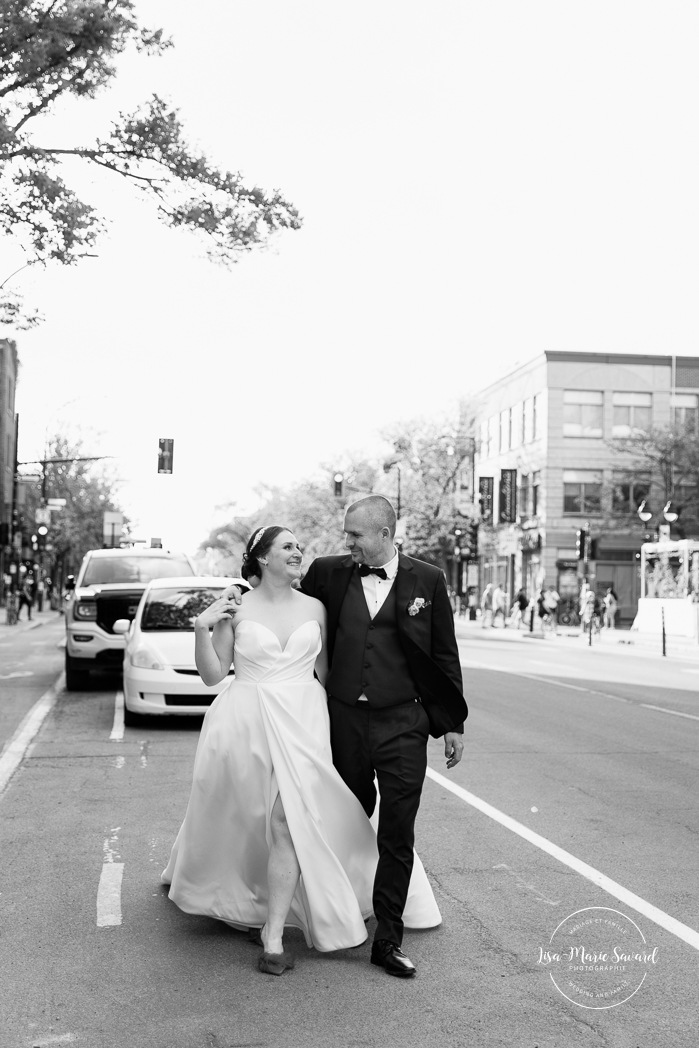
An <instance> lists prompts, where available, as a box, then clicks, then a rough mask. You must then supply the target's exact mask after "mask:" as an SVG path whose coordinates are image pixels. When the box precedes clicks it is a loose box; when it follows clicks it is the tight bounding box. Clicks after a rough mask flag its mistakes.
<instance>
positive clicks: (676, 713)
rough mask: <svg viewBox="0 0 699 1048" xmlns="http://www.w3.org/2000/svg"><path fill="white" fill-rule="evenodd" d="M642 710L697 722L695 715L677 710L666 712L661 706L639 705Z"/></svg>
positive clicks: (698, 719)
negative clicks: (655, 711)
mask: <svg viewBox="0 0 699 1048" xmlns="http://www.w3.org/2000/svg"><path fill="white" fill-rule="evenodd" d="M640 705H641V706H643V708H644V710H657V711H658V713H670V714H672V716H673V717H686V718H687V720H695V721H699V717H697V715H696V714H695V713H681V712H680V711H679V710H666V709H665V708H664V707H663V706H651V704H650V703H649V702H642V703H640Z"/></svg>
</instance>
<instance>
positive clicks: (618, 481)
mask: <svg viewBox="0 0 699 1048" xmlns="http://www.w3.org/2000/svg"><path fill="white" fill-rule="evenodd" d="M612 485H613V486H612V511H613V512H614V513H617V514H619V515H626V514H632V513H635V512H636V510H637V509H638V507H639V506H640V505H641V503H642V502H643V500H644V499H647V498H648V493H649V492H650V475H649V474H647V473H638V474H635V475H634V476H633V477H629V476H628V474H625V473H615V474H614V476H613V478H612Z"/></svg>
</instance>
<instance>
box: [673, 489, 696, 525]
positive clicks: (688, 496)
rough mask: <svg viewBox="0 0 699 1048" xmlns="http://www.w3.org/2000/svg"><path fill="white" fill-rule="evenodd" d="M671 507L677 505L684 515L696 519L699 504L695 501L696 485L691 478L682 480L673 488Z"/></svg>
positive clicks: (675, 507)
mask: <svg viewBox="0 0 699 1048" xmlns="http://www.w3.org/2000/svg"><path fill="white" fill-rule="evenodd" d="M672 501H673V505H672V508H673V509H675V510H676V509H677V508H678V507H679V508H680V509H681V510H682V513H683V516H684V517H691V518H693V519H696V517H697V510H698V509H699V504H698V501H697V485H696V484H694V483H693V482H692V481H691V480H685V481H682V482H681V483H679V484H678V485H677V487H676V488H675V494H674V498H673V500H672Z"/></svg>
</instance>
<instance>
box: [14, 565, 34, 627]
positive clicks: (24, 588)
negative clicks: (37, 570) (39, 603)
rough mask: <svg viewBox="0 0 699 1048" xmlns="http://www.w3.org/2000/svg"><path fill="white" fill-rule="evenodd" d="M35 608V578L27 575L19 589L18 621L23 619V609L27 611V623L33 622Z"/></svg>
mask: <svg viewBox="0 0 699 1048" xmlns="http://www.w3.org/2000/svg"><path fill="white" fill-rule="evenodd" d="M33 607H34V577H33V576H30V575H26V576H25V578H24V581H23V583H22V585H21V586H20V588H19V608H18V610H17V621H18V622H19V620H20V618H21V617H22V608H26V609H27V621H28V622H31V618H32V608H33Z"/></svg>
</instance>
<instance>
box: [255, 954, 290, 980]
mask: <svg viewBox="0 0 699 1048" xmlns="http://www.w3.org/2000/svg"><path fill="white" fill-rule="evenodd" d="M257 967H258V968H259V969H260V971H261V972H264V973H265V975H283V974H284V972H285V971H287V969H288V970H291V969H292V968H293V967H294V958H293V956H292V954H290V953H289V952H288V951H287V950H283V951H282V952H281V953H267V951H266V950H265V951H264V953H263V954H262V956H261V957H260V959H259V961H258V962H257Z"/></svg>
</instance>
